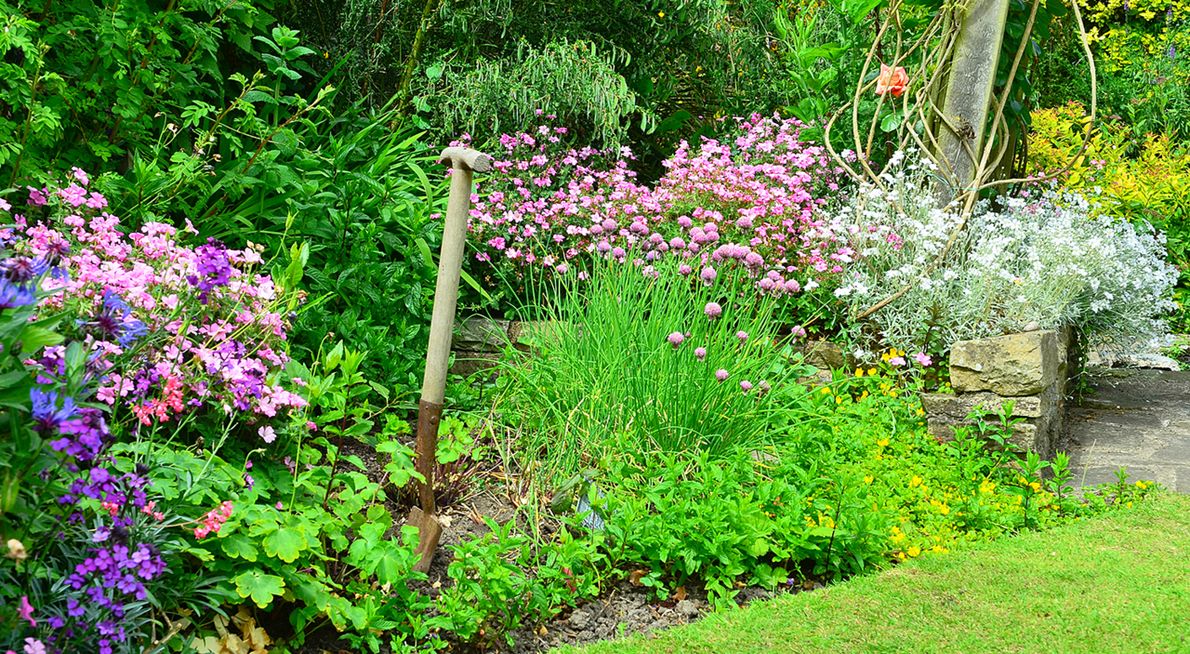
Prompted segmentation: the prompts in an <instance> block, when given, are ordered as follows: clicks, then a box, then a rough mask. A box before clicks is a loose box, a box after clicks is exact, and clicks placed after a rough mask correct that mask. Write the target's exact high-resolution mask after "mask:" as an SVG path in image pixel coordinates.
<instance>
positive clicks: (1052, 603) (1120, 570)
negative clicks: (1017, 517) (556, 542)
mask: <svg viewBox="0 0 1190 654" xmlns="http://www.w3.org/2000/svg"><path fill="white" fill-rule="evenodd" d="M1186 508H1187V501H1186V500H1185V499H1184V498H1182V497H1179V496H1177V495H1172V494H1170V495H1165V496H1163V497H1161V498H1159V499H1156V500H1153V501H1152V502H1150V503H1147V505H1146V506H1144V507H1142V508H1139V509H1138V510H1136V511H1129V512H1123V513H1116V514H1113V515H1110V516H1103V517H1099V518H1094V519H1090V520H1086V521H1079V522H1075V523H1072V524H1069V525H1063V526H1061V527H1058V528H1055V529H1053V530H1051V531H1047V532H1044V533H1037V534H1028V535H1023V536H1020V537H1017V538H1011V539H1004V540H999V541H995V542H992V543H986V544H983V545H980V546H978V547H975V548H972V549H971V550H970V551H966V552H963V553H961V554H958V555H956V556H953V557H939V558H930V559H925V560H922V561H920V562H918V563H914V564H912V565H907V566H904V567H898V568H895V569H893V570H891V571H888V572H886V573H883V574H879V575H873V576H868V577H863V578H859V579H855V580H852V581H850V582H848V583H845V584H841V585H839V586H836V587H833V588H831V589H829V590H827V591H822V592H815V593H807V594H802V595H796V596H788V597H782V598H780V599H776V600H773V601H771V602H765V603H762V604H756V605H753V606H751V607H749V608H747V609H744V610H743V611H737V612H731V613H724V614H720V615H715V616H711V617H708V618H706V619H705V620H703V621H701V622H699V623H698V624H695V625H691V626H689V627H682V628H679V629H673V630H670V631H667V632H665V633H661V634H650V635H649V636H648V637H637V638H633V639H629V640H624V641H616V642H609V643H602V644H599V645H596V646H593V647H586V648H581V649H580V648H566V649H564V650H561V651H584V652H628V653H631V654H637V653H644V652H669V651H678V650H680V651H685V652H708V653H710V652H716V653H717V652H765V651H775V650H782V651H807V652H810V651H821V650H823V649H828V648H829V649H831V650H834V651H843V652H864V651H871V650H872V649H873V648H894V649H895V648H901V647H912V648H914V649H915V650H919V651H923V652H942V651H951V650H955V649H962V650H964V651H970V652H996V651H1003V650H1005V649H1012V648H1014V647H1037V648H1039V649H1045V648H1048V647H1052V646H1053V643H1054V642H1062V643H1064V645H1063V647H1064V648H1066V649H1067V650H1068V651H1071V652H1087V653H1091V652H1100V651H1103V650H1104V649H1135V648H1140V649H1146V650H1153V651H1165V650H1167V649H1169V648H1170V646H1171V645H1172V647H1173V648H1174V649H1175V650H1176V649H1177V647H1178V646H1179V645H1181V644H1183V643H1184V642H1185V635H1184V634H1183V633H1182V632H1181V629H1180V627H1179V624H1178V619H1177V613H1176V612H1169V611H1163V610H1154V609H1153V606H1154V603H1155V602H1156V603H1157V604H1160V605H1162V606H1170V607H1173V608H1175V609H1179V610H1180V608H1184V607H1186V606H1187V603H1186V593H1187V591H1188V590H1190V589H1188V588H1187V587H1186V580H1185V576H1184V575H1180V574H1179V573H1178V570H1179V569H1180V567H1181V564H1180V562H1179V561H1180V557H1182V556H1184V554H1185V551H1186V547H1187V544H1188V542H1190V541H1188V538H1187V536H1188V534H1187V530H1186V524H1185V521H1184V520H1182V518H1181V514H1182V513H1183V512H1184V511H1186ZM988 580H996V582H995V583H988ZM1105 592H1106V593H1107V595H1108V596H1110V597H1111V599H1110V600H1104V598H1103V597H1104V593H1105ZM1059 615H1062V616H1066V617H1065V618H1063V619H1061V620H1058V619H1055V616H1059ZM1070 630H1075V631H1077V633H1079V634H1081V636H1080V638H1079V639H1076V640H1067V637H1066V634H1068V633H1069V632H1070ZM1022 639H1024V640H1022Z"/></svg>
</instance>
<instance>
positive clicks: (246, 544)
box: [220, 534, 260, 562]
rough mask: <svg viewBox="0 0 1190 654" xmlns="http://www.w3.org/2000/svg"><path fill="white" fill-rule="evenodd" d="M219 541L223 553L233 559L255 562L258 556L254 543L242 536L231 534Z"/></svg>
mask: <svg viewBox="0 0 1190 654" xmlns="http://www.w3.org/2000/svg"><path fill="white" fill-rule="evenodd" d="M220 540H221V541H222V543H221V544H222V546H223V553H224V554H226V555H228V556H230V557H231V558H233V559H244V560H245V561H252V562H255V561H256V558H257V557H258V556H259V554H260V551H259V550H258V549H257V547H256V543H253V542H252V539H250V538H248V537H247V536H245V535H244V534H232V535H231V536H227V537H226V538H222V539H220Z"/></svg>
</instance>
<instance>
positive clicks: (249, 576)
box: [234, 570, 285, 609]
mask: <svg viewBox="0 0 1190 654" xmlns="http://www.w3.org/2000/svg"><path fill="white" fill-rule="evenodd" d="M234 581H235V584H236V594H238V595H239V596H240V597H243V598H252V601H253V602H255V603H256V606H258V607H260V608H262V609H265V608H268V606H269V604H272V602H273V598H274V597H280V595H281V594H282V593H283V592H285V580H283V579H281V577H278V576H276V575H270V574H265V573H263V572H261V571H260V570H249V571H248V572H244V573H242V574H240V575H239V576H237V577H236V578H235V580H234Z"/></svg>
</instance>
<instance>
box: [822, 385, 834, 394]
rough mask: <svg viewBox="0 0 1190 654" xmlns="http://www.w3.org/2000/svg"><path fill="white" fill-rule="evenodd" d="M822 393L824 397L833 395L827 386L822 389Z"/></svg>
mask: <svg viewBox="0 0 1190 654" xmlns="http://www.w3.org/2000/svg"><path fill="white" fill-rule="evenodd" d="M820 392H821V393H822V394H823V395H830V394H831V389H830V388H829V387H827V386H823V387H822V390H821V391H820Z"/></svg>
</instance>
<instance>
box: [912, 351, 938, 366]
mask: <svg viewBox="0 0 1190 654" xmlns="http://www.w3.org/2000/svg"><path fill="white" fill-rule="evenodd" d="M913 359H914V360H915V361H917V362H918V363H919V364H921V365H922V366H923V367H927V368H928V367H929V366H930V365H932V364H933V363H934V360H933V359H931V358H930V355H928V354H926V353H925V352H918V353H917V354H914V355H913Z"/></svg>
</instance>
